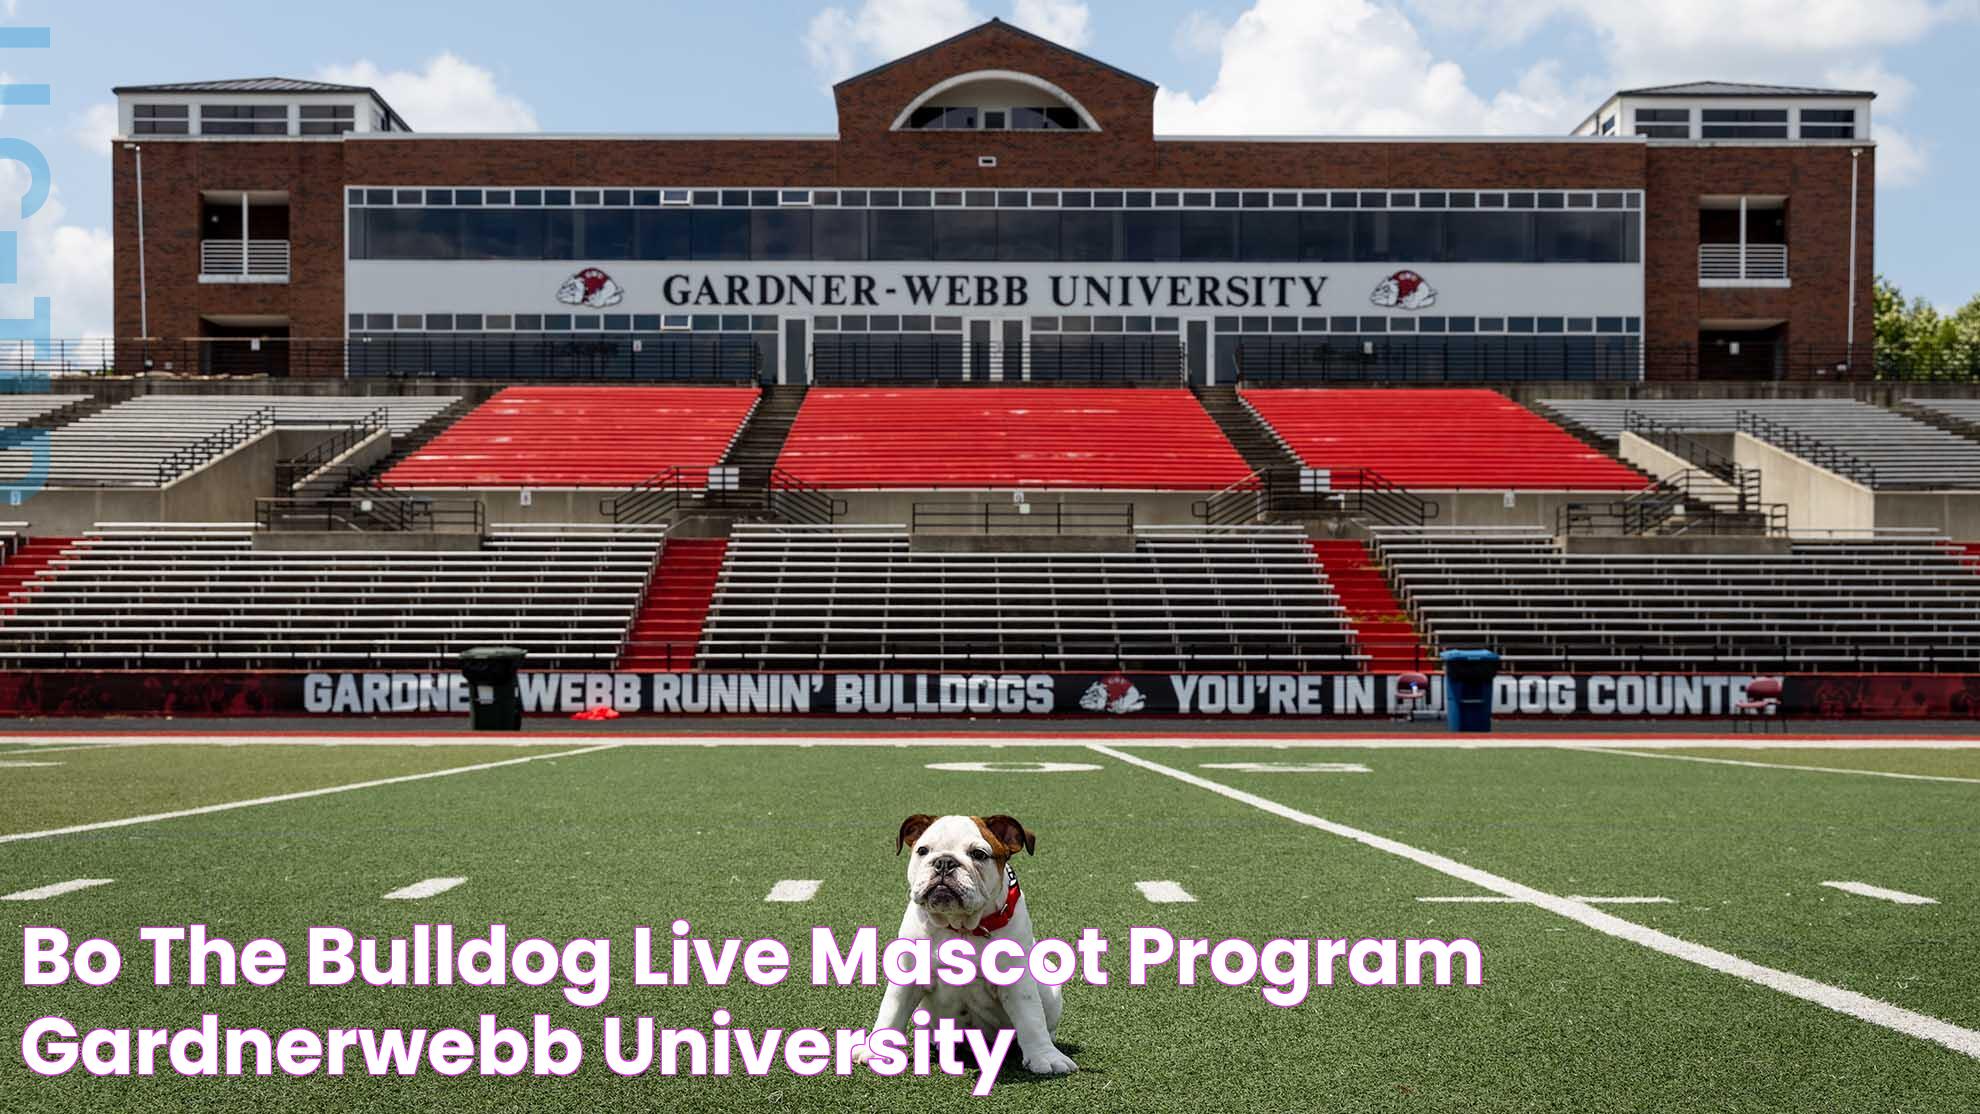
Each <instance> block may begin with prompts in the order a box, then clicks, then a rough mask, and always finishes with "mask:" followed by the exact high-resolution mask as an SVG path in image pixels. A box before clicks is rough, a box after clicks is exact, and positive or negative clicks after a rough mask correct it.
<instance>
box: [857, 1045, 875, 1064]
mask: <svg viewBox="0 0 1980 1114" xmlns="http://www.w3.org/2000/svg"><path fill="white" fill-rule="evenodd" d="M872 1058H873V1053H871V1052H868V1051H867V1050H866V1046H865V1045H863V1044H862V1045H860V1046H859V1047H858V1048H855V1049H853V1051H852V1062H853V1063H855V1064H857V1065H859V1066H860V1067H865V1066H866V1062H867V1061H868V1060H871V1059H872Z"/></svg>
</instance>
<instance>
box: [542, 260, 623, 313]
mask: <svg viewBox="0 0 1980 1114" xmlns="http://www.w3.org/2000/svg"><path fill="white" fill-rule="evenodd" d="M557 300H558V301H560V302H562V303H564V304H565V305H567V306H589V307H590V308H592V309H604V308H605V307H606V306H616V305H618V304H619V303H620V302H623V301H625V300H626V292H625V290H624V289H622V288H621V287H620V286H619V284H618V283H616V282H613V281H612V276H611V275H608V274H606V273H605V272H603V271H601V270H599V269H598V268H596V267H586V268H585V269H584V270H582V271H579V272H578V273H577V274H574V275H572V276H571V277H570V278H567V279H565V280H564V285H562V286H560V287H558V288H557Z"/></svg>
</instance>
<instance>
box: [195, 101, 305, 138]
mask: <svg viewBox="0 0 1980 1114" xmlns="http://www.w3.org/2000/svg"><path fill="white" fill-rule="evenodd" d="M199 131H200V134H201V135H287V134H289V106H288V105H286V104H203V105H200V106H199Z"/></svg>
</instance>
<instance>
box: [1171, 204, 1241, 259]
mask: <svg viewBox="0 0 1980 1114" xmlns="http://www.w3.org/2000/svg"><path fill="white" fill-rule="evenodd" d="M1180 216H1181V217H1182V258H1183V260H1184V261H1185V262H1191V263H1195V262H1225V261H1229V260H1231V259H1235V258H1237V219H1236V218H1237V214H1236V213H1220V212H1216V211H1214V210H1211V211H1202V210H1195V211H1185V212H1183V213H1182V214H1180Z"/></svg>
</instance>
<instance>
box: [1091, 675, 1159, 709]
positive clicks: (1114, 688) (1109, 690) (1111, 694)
mask: <svg viewBox="0 0 1980 1114" xmlns="http://www.w3.org/2000/svg"><path fill="white" fill-rule="evenodd" d="M1079 706H1080V707H1082V708H1084V709H1086V710H1087V711H1089V712H1112V713H1113V714H1115V715H1117V716H1124V715H1127V714H1128V713H1129V712H1139V711H1140V710H1141V709H1143V708H1145V707H1147V706H1148V699H1147V698H1146V697H1144V696H1142V695H1141V690H1140V689H1138V688H1135V687H1134V682H1133V681H1130V680H1128V679H1127V678H1126V677H1125V676H1123V675H1121V674H1119V673H1115V674H1112V675H1110V676H1106V677H1102V678H1100V679H1099V680H1097V681H1095V682H1093V683H1092V684H1091V685H1088V686H1087V687H1086V691H1085V692H1084V693H1082V694H1081V695H1080V698H1079Z"/></svg>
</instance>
